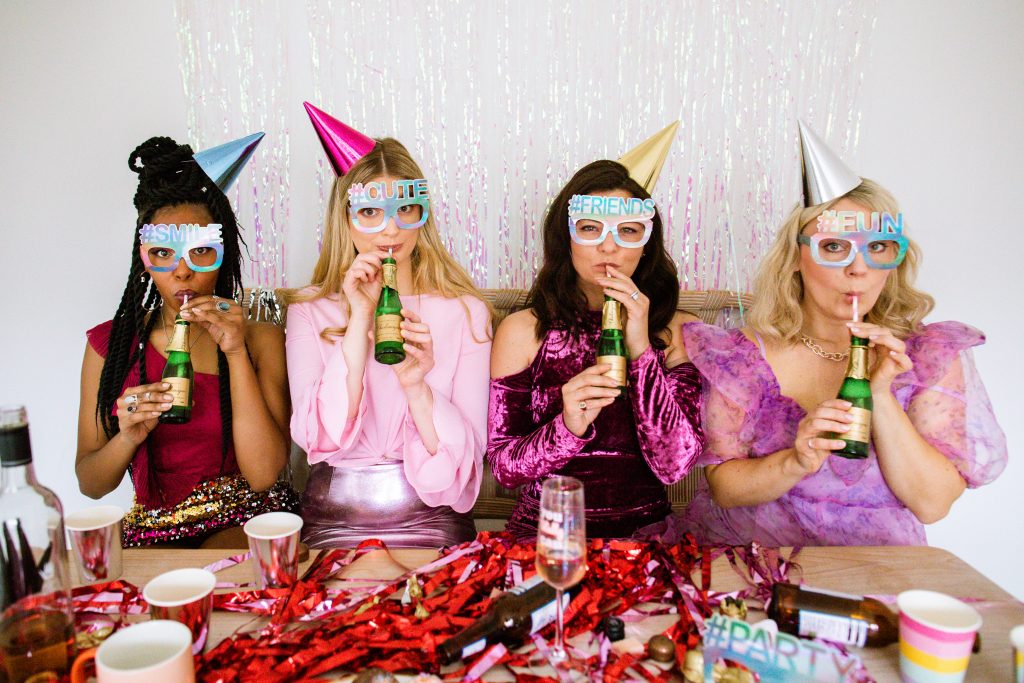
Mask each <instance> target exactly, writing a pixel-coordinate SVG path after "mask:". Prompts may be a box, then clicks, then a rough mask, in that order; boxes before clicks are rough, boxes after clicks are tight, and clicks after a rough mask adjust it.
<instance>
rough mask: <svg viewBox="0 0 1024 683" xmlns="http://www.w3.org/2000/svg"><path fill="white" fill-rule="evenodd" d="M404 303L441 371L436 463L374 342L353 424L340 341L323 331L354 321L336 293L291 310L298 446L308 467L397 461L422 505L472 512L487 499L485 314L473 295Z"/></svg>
mask: <svg viewBox="0 0 1024 683" xmlns="http://www.w3.org/2000/svg"><path fill="white" fill-rule="evenodd" d="M312 291H314V290H313V289H312V288H307V289H306V290H303V293H306V292H312ZM402 305H403V306H405V307H406V308H407V309H409V310H411V311H413V312H415V313H416V314H418V315H419V316H420V317H421V318H422V319H423V321H424V322H425V323H427V325H429V326H430V333H431V336H432V337H433V340H434V367H433V369H431V371H430V372H429V373H428V374H427V376H426V382H427V385H428V386H429V387H430V390H431V393H432V394H433V402H434V426H435V428H436V430H437V436H438V439H439V445H438V448H437V453H435V454H434V455H431V454H430V452H429V451H428V450H427V449H426V447H425V446H424V445H423V441H422V440H421V439H420V435H419V432H418V431H417V429H416V425H415V423H414V422H413V419H412V416H411V415H410V413H409V404H408V402H407V401H406V399H405V393H404V391H403V390H402V387H401V386H400V385H399V383H398V379H397V377H396V376H395V373H394V371H393V370H392V369H391V367H390V366H387V365H383V364H381V363H378V362H377V361H375V360H374V359H373V344H372V339H371V344H370V346H369V350H368V353H367V360H366V369H365V371H364V373H363V395H362V398H361V400H360V402H359V406H358V408H357V410H356V415H355V417H353V418H352V419H350V420H347V419H346V416H347V415H348V414H349V400H348V390H347V388H346V377H347V375H348V367H347V365H346V363H345V356H344V354H343V353H342V350H341V338H340V337H334V338H332V339H331V340H326V339H324V338H323V337H321V336H320V333H321V332H322V331H323V330H324V329H325V328H328V327H344V326H345V325H346V323H347V320H346V316H345V314H344V312H343V311H342V307H341V304H340V299H339V297H338V295H333V296H329V297H323V298H320V299H315V300H313V301H307V302H303V303H296V304H292V305H290V306H289V307H288V324H287V337H286V342H285V348H286V351H287V357H288V381H289V384H290V387H291V397H292V420H291V434H292V439H294V440H295V443H297V444H298V445H299V446H300V447H301V448H302V449H303V450H305V451H306V455H307V457H308V459H309V462H310V463H311V464H316V463H319V462H326V463H328V464H330V465H332V466H334V467H352V466H362V465H372V464H375V463H381V462H393V461H396V460H400V461H402V462H403V464H404V471H405V475H406V477H407V478H408V480H409V483H410V484H412V486H413V488H415V489H416V491H417V493H418V494H419V496H420V498H421V499H422V500H423V502H424V503H426V504H427V505H431V506H434V507H437V506H441V505H448V506H451V507H452V508H453V509H454V510H455V511H456V512H467V511H468V510H470V509H471V508H472V507H473V503H474V502H476V497H477V494H478V493H479V491H480V481H481V477H482V473H483V454H484V448H485V446H486V444H487V395H488V377H489V365H490V351H491V340H490V317H489V315H488V311H487V306H486V305H485V304H484V303H483V302H482V301H480V300H479V299H477V298H475V297H471V296H463V297H460V298H458V299H447V298H444V297H441V296H436V295H429V294H422V295H417V296H414V295H404V296H402ZM371 335H372V333H371Z"/></svg>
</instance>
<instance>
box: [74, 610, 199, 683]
mask: <svg viewBox="0 0 1024 683" xmlns="http://www.w3.org/2000/svg"><path fill="white" fill-rule="evenodd" d="M91 660H95V661H96V679H97V680H98V681H99V683H137V682H138V681H139V680H143V679H144V680H145V681H146V683H194V681H195V680H196V671H195V664H194V663H193V661H192V632H191V631H189V629H188V627H187V626H185V625H184V624H180V623H178V622H177V621H169V620H165V619H158V620H154V621H147V622H143V623H141V624H135V625H133V626H129V627H128V628H125V629H122V630H120V631H117V632H116V633H114V634H113V635H111V636H110V637H109V638H107V639H106V640H105V641H103V643H102V644H101V645H100V646H99V647H98V648H93V649H91V650H86V651H85V652H83V653H81V654H80V655H78V658H77V659H75V663H74V664H73V665H72V667H71V683H86V681H87V680H88V676H87V675H86V667H87V666H88V664H89V662H90V661H91Z"/></svg>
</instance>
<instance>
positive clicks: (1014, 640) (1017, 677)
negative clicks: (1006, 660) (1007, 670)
mask: <svg viewBox="0 0 1024 683" xmlns="http://www.w3.org/2000/svg"><path fill="white" fill-rule="evenodd" d="M1010 644H1011V645H1013V682H1014V683H1024V624H1022V625H1020V626H1014V627H1013V629H1011V630H1010Z"/></svg>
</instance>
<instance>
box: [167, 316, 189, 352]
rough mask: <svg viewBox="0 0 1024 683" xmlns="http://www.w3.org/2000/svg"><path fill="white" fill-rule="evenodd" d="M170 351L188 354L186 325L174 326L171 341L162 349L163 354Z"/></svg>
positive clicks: (176, 324)
mask: <svg viewBox="0 0 1024 683" xmlns="http://www.w3.org/2000/svg"><path fill="white" fill-rule="evenodd" d="M171 351H184V352H185V353H188V325H179V324H178V323H175V324H174V334H172V335H171V341H169V342H168V343H167V348H166V349H164V352H165V353H170V352H171Z"/></svg>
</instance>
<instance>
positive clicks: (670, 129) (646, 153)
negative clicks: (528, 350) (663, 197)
mask: <svg viewBox="0 0 1024 683" xmlns="http://www.w3.org/2000/svg"><path fill="white" fill-rule="evenodd" d="M677 130H679V122H678V121H673V122H672V123H670V124H668V125H667V126H665V127H664V128H663V129H661V130H660V131H658V132H657V133H655V134H654V135H652V136H651V137H649V138H647V139H646V140H644V141H643V142H641V143H640V144H639V145H637V146H636V147H634V148H633V149H631V150H629V151H628V152H626V153H625V154H623V155H622V156H621V157H619V163H620V164H622V165H623V166H625V167H626V169H627V170H628V171H629V177H630V178H632V179H633V180H635V181H637V182H638V183H640V184H641V185H642V186H643V188H644V189H645V190H647V192H648V193H649V194H650V193H653V192H654V186H655V185H657V184H658V176H659V175H661V167H662V166H664V165H665V159H666V158H668V151H669V150H670V149H671V148H672V141H673V140H675V138H676V131H677Z"/></svg>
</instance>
